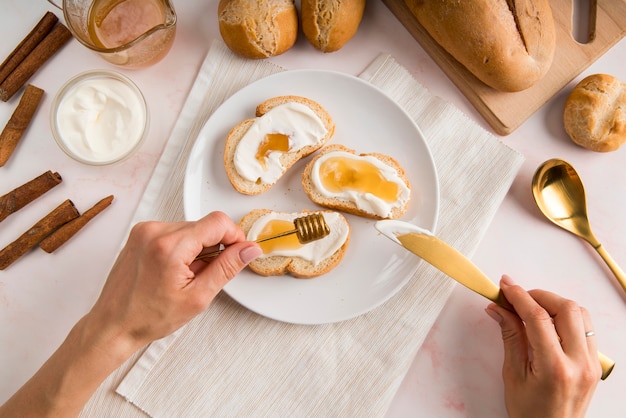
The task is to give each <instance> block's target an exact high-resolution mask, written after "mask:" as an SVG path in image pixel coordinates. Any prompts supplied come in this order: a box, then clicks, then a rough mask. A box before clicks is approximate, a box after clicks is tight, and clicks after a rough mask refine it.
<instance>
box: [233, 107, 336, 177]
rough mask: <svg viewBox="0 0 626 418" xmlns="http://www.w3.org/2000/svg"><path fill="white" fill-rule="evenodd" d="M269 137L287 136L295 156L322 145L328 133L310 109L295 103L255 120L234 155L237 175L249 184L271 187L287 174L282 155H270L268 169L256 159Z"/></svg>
mask: <svg viewBox="0 0 626 418" xmlns="http://www.w3.org/2000/svg"><path fill="white" fill-rule="evenodd" d="M267 134H283V135H286V136H288V137H289V151H288V152H296V151H298V150H299V149H301V148H304V147H305V146H311V145H313V146H315V145H319V144H320V143H321V142H322V139H323V138H324V137H326V135H327V134H328V130H327V129H326V127H325V126H324V122H323V121H322V120H321V119H320V118H319V116H317V114H316V113H315V112H314V111H313V110H311V108H309V107H308V106H306V105H303V104H301V103H296V102H290V103H285V104H282V105H279V106H276V107H274V108H272V109H271V110H270V111H269V112H267V113H266V114H264V115H263V116H260V117H257V118H255V120H254V122H253V123H252V125H251V126H250V128H249V129H248V131H247V132H246V133H245V134H244V136H243V137H242V138H241V140H240V141H239V143H238V144H237V148H236V150H235V155H234V164H235V169H236V170H237V173H239V175H240V176H241V177H243V178H245V179H246V180H248V181H252V182H257V181H259V180H260V182H261V183H265V184H272V183H274V182H276V180H278V179H279V178H280V176H282V174H283V173H284V172H285V167H284V166H283V165H282V164H281V162H280V157H281V156H282V155H283V154H284V153H283V152H280V151H272V152H269V154H268V155H267V156H266V157H265V164H264V165H265V167H264V166H263V165H262V164H261V163H260V162H259V160H258V159H257V158H256V154H257V151H258V150H259V147H260V146H261V143H262V142H263V141H264V138H265V135H267Z"/></svg>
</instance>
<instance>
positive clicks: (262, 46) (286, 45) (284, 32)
mask: <svg viewBox="0 0 626 418" xmlns="http://www.w3.org/2000/svg"><path fill="white" fill-rule="evenodd" d="M217 14H218V23H219V29H220V34H221V35H222V38H223V39H224V43H226V45H227V46H228V47H229V48H230V49H231V50H232V51H233V52H234V53H236V54H238V55H241V56H242V57H245V58H252V59H262V58H268V57H273V56H276V55H280V54H282V53H284V52H286V51H287V50H289V49H290V48H291V47H292V46H293V45H294V44H295V42H296V38H297V36H298V11H297V9H296V6H295V3H294V0H220V2H219V5H218V8H217Z"/></svg>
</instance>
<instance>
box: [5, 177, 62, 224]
mask: <svg viewBox="0 0 626 418" xmlns="http://www.w3.org/2000/svg"><path fill="white" fill-rule="evenodd" d="M62 181H63V179H62V178H61V175H60V174H59V173H53V172H52V171H50V170H48V171H46V172H45V173H43V174H40V175H39V176H37V177H35V178H34V179H32V180H30V181H28V182H26V183H24V184H22V185H21V186H19V187H17V188H15V189H13V190H11V191H10V192H9V193H7V194H5V195H4V196H0V222H2V221H3V220H4V219H5V218H6V217H7V216H9V215H11V214H12V213H15V212H17V211H18V210H20V209H22V208H23V207H24V206H26V205H27V204H29V203H30V202H32V201H33V200H35V199H37V198H38V197H39V196H41V195H43V194H44V193H46V192H47V191H48V190H50V189H52V188H53V187H54V186H56V185H58V184H60V183H61V182H62Z"/></svg>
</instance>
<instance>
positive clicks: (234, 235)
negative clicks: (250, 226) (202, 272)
mask: <svg viewBox="0 0 626 418" xmlns="http://www.w3.org/2000/svg"><path fill="white" fill-rule="evenodd" d="M184 228H185V231H184V237H183V238H181V239H184V240H185V242H187V244H188V247H189V248H188V251H187V252H186V253H185V260H186V263H187V264H191V263H192V262H193V260H194V259H195V257H196V256H198V255H199V254H201V253H205V252H207V251H209V250H208V249H210V250H211V251H212V250H214V249H218V248H219V245H220V244H223V245H225V246H227V245H231V244H233V243H236V242H241V241H244V240H245V234H244V233H243V231H242V230H241V228H239V226H237V225H236V224H235V223H234V222H233V221H232V220H231V219H230V218H229V217H228V216H227V215H226V214H224V213H223V212H211V213H209V214H208V215H206V216H204V217H203V218H200V219H199V220H197V221H195V222H187V223H185V224H184Z"/></svg>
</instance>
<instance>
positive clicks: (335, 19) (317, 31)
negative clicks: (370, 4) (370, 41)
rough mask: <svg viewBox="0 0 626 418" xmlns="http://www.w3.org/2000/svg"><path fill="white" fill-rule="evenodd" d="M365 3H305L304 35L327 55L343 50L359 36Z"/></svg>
mask: <svg viewBox="0 0 626 418" xmlns="http://www.w3.org/2000/svg"><path fill="white" fill-rule="evenodd" d="M364 10H365V0H302V1H301V12H300V13H301V21H302V31H303V32H304V35H305V36H306V38H307V39H308V40H309V42H310V43H311V44H312V45H313V46H314V47H315V48H316V49H318V50H320V51H323V52H334V51H337V50H339V49H341V48H342V47H343V46H344V45H345V44H346V43H347V42H348V41H349V40H350V39H352V37H353V36H354V35H355V34H356V32H357V30H358V28H359V25H360V23H361V19H362V18H363V11H364Z"/></svg>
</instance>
